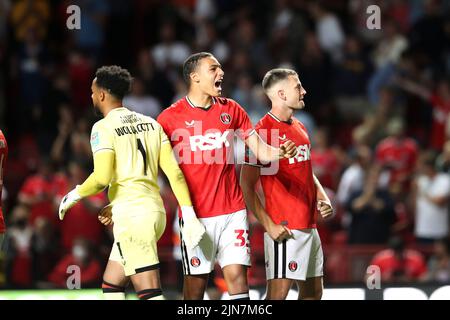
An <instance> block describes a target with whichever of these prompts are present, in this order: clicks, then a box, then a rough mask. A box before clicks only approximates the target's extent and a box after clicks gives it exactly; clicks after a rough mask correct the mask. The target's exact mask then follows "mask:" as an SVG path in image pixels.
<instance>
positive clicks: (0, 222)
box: [0, 130, 8, 233]
mask: <svg viewBox="0 0 450 320" xmlns="http://www.w3.org/2000/svg"><path fill="white" fill-rule="evenodd" d="M7 157H8V144H7V143H6V139H5V136H4V135H3V132H2V130H0V233H4V232H5V231H6V226H5V221H4V219H3V210H2V190H3V168H4V166H5V162H6V158H7Z"/></svg>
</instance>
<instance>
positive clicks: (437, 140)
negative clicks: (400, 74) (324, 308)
mask: <svg viewBox="0 0 450 320" xmlns="http://www.w3.org/2000/svg"><path fill="white" fill-rule="evenodd" d="M396 83H397V84H398V85H399V86H400V87H401V88H403V89H404V90H406V91H408V92H409V93H411V94H413V95H418V96H420V97H421V98H422V99H424V100H425V101H427V102H428V103H429V104H430V105H431V107H432V108H433V123H432V126H431V136H430V145H429V146H430V147H431V148H433V149H435V150H436V151H441V150H442V147H443V145H444V142H445V140H446V138H447V135H446V132H445V131H446V125H447V121H448V119H449V117H450V79H445V78H443V79H440V80H439V81H438V83H437V86H436V90H435V92H432V91H431V90H429V89H427V88H426V87H425V86H422V85H420V84H418V83H415V82H413V81H411V80H409V79H405V78H400V79H397V82H396Z"/></svg>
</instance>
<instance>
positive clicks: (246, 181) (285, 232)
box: [240, 165, 292, 241]
mask: <svg viewBox="0 0 450 320" xmlns="http://www.w3.org/2000/svg"><path fill="white" fill-rule="evenodd" d="M260 170H261V169H260V168H259V167H256V166H251V165H244V166H242V170H241V179H240V184H241V188H242V191H243V193H244V199H245V203H246V205H247V207H248V208H249V209H250V210H251V211H252V212H253V213H254V214H255V216H256V218H257V219H258V221H259V222H260V223H261V225H262V226H263V227H264V229H265V230H266V231H267V233H268V234H269V236H270V237H271V238H272V239H273V240H275V241H283V240H284V239H287V238H289V237H291V236H292V232H291V230H289V228H287V227H286V226H283V225H280V224H276V223H274V222H273V221H272V219H271V218H270V217H269V215H268V214H267V212H266V210H265V209H264V207H263V205H262V202H261V199H260V198H259V195H258V194H257V193H256V191H255V187H256V183H257V182H258V180H259V176H260Z"/></svg>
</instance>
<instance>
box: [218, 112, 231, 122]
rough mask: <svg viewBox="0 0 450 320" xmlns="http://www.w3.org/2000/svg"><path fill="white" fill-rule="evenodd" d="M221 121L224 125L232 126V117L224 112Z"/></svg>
mask: <svg viewBox="0 0 450 320" xmlns="http://www.w3.org/2000/svg"><path fill="white" fill-rule="evenodd" d="M220 121H222V123H223V124H230V122H231V116H230V115H229V114H228V113H226V112H224V113H222V114H221V115H220Z"/></svg>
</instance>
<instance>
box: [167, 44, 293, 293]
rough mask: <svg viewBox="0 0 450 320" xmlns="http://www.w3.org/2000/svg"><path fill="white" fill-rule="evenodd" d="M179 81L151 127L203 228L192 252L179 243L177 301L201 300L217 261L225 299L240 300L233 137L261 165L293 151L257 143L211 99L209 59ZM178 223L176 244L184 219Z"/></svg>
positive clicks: (241, 217) (215, 85)
mask: <svg viewBox="0 0 450 320" xmlns="http://www.w3.org/2000/svg"><path fill="white" fill-rule="evenodd" d="M183 76H184V80H185V81H186V83H187V84H188V86H189V92H188V95H187V96H186V97H184V98H182V99H180V100H178V101H177V102H175V103H174V104H173V105H172V106H170V107H169V108H167V109H166V110H164V111H163V112H162V113H161V114H160V116H159V117H158V122H159V123H160V124H161V126H162V127H163V129H164V131H165V132H166V134H167V135H168V136H169V137H170V139H171V143H172V146H173V150H174V153H175V155H176V156H177V157H178V162H179V163H180V168H181V170H182V171H183V173H184V176H185V179H186V182H187V184H188V186H189V190H190V194H191V197H192V202H193V205H194V208H195V212H196V214H197V216H198V218H199V219H200V221H201V222H202V223H203V224H204V225H205V228H206V236H204V237H203V239H202V240H201V241H200V243H199V245H198V246H197V247H195V248H187V247H186V246H185V244H184V241H183V240H182V252H183V268H184V274H185V277H184V290H183V291H184V298H185V299H202V298H203V296H204V292H205V288H206V284H207V282H208V276H209V273H210V272H211V271H212V270H213V269H214V264H215V261H216V259H217V262H218V263H219V265H220V266H221V268H222V270H223V274H224V278H225V281H226V283H227V287H228V293H229V296H230V299H232V300H237V299H248V298H249V295H248V283H247V276H246V274H247V266H249V265H250V247H249V241H248V221H247V214H246V211H245V203H244V199H243V195H242V191H241V189H240V187H239V184H238V181H237V177H236V172H235V165H234V152H233V142H234V135H235V134H236V135H237V136H239V137H240V138H241V139H242V140H244V141H245V143H246V144H247V145H248V146H249V147H250V149H251V150H252V151H253V152H254V153H255V154H257V156H258V157H259V158H260V159H262V160H264V161H273V160H278V159H280V158H283V157H292V156H293V155H294V154H295V152H296V150H295V147H294V146H293V143H292V142H291V141H286V142H285V143H284V144H283V145H281V146H280V148H274V147H271V146H269V145H267V144H265V143H264V142H263V141H262V140H261V138H260V137H259V136H258V135H257V134H255V132H254V130H253V127H252V124H251V122H250V119H249V117H248V115H247V113H246V112H245V111H244V109H243V108H242V107H241V106H240V105H239V104H238V103H236V102H235V101H233V100H231V99H227V98H220V97H219V96H220V95H221V93H222V88H221V84H222V80H223V76H224V72H223V70H222V66H221V65H220V63H219V62H218V61H217V59H216V58H215V57H214V56H213V55H212V54H210V53H207V52H201V53H196V54H193V55H191V56H190V57H189V58H188V59H187V60H186V61H185V63H184V65H183ZM180 218H181V219H180V224H181V236H182V237H183V224H184V223H185V221H184V220H185V217H180Z"/></svg>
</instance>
